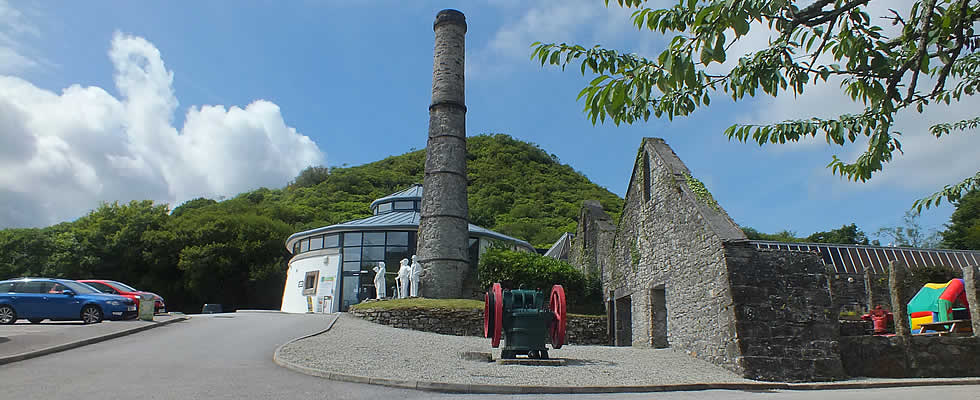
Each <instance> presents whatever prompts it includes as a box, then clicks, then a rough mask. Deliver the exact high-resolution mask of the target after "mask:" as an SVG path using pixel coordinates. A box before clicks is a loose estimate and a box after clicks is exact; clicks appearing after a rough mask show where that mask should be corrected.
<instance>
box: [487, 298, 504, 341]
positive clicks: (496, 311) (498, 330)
mask: <svg viewBox="0 0 980 400" xmlns="http://www.w3.org/2000/svg"><path fill="white" fill-rule="evenodd" d="M490 298H491V299H492V300H493V304H491V305H492V306H493V326H492V327H491V328H490V334H491V335H492V336H491V337H490V346H492V347H493V348H497V347H500V336H501V334H502V333H503V331H504V327H503V323H504V289H503V288H501V287H500V284H499V283H494V284H493V286H491V287H490Z"/></svg>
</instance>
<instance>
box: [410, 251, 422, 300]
mask: <svg viewBox="0 0 980 400" xmlns="http://www.w3.org/2000/svg"><path fill="white" fill-rule="evenodd" d="M421 279H422V264H420V263H419V256H417V255H414V256H412V275H411V280H412V293H411V296H412V297H419V281H420V280H421Z"/></svg>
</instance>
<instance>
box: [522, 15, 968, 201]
mask: <svg viewBox="0 0 980 400" xmlns="http://www.w3.org/2000/svg"><path fill="white" fill-rule="evenodd" d="M604 1H605V3H606V4H607V5H608V4H609V0H604ZM869 2H870V0H812V1H808V2H806V4H805V5H798V4H797V3H798V2H796V1H790V0H769V1H762V0H710V1H707V0H677V1H676V4H674V6H673V7H670V8H654V7H647V1H646V0H616V3H618V4H619V5H620V6H621V7H626V8H636V11H635V12H634V13H633V16H632V20H633V25H635V26H636V27H637V28H638V29H641V30H648V31H654V32H659V33H661V34H664V33H667V32H670V35H671V37H670V41H669V44H668V45H667V46H666V48H665V49H664V50H663V51H662V52H661V53H660V54H658V55H656V56H655V57H652V58H646V57H643V56H640V55H637V54H634V53H625V52H619V51H616V50H612V49H606V48H603V47H601V46H594V47H591V48H588V49H587V48H585V47H582V46H580V45H570V44H565V43H561V44H555V43H545V44H543V43H534V44H532V48H533V51H532V53H531V58H532V59H534V58H537V59H538V60H539V61H540V62H541V64H542V65H544V64H545V63H548V64H553V65H558V66H561V67H562V68H565V67H566V66H567V65H570V64H574V63H579V64H580V70H581V72H582V74H583V75H584V74H586V73H587V72H588V73H590V74H595V75H598V76H597V77H595V79H593V80H592V81H591V82H589V84H588V85H586V87H585V88H584V89H582V91H581V92H580V93H579V98H580V99H581V98H584V99H585V113H586V114H587V115H588V117H589V118H590V119H591V120H592V122H593V124H594V123H596V122H597V121H605V119H606V118H607V117H608V118H609V119H611V120H612V121H613V122H614V123H616V124H620V123H624V122H625V123H628V124H632V123H634V122H637V121H646V120H647V119H649V118H650V116H651V115H653V116H655V117H658V118H659V117H661V116H666V117H667V118H668V119H672V118H673V117H675V116H685V115H688V114H690V113H691V112H693V111H694V110H695V109H697V108H699V107H706V106H708V105H709V104H710V101H711V97H712V96H713V95H716V94H720V93H718V91H719V90H720V91H721V92H723V93H724V94H725V95H727V96H731V98H732V99H733V100H735V101H739V100H742V99H744V98H745V96H746V95H748V96H754V95H755V94H756V93H757V92H759V93H765V94H767V95H769V96H777V95H779V94H792V95H794V96H796V95H802V94H803V93H804V89H805V88H807V87H808V85H821V84H828V83H831V84H836V83H837V82H839V84H840V86H841V88H842V90H843V92H844V93H846V94H847V95H849V96H850V97H851V98H852V99H853V100H856V101H860V102H861V103H863V105H864V107H865V108H864V110H862V111H861V112H859V113H856V114H845V115H840V116H837V117H834V118H817V117H813V118H808V119H802V120H788V121H780V122H775V123H770V124H765V125H747V124H734V125H732V126H730V127H729V128H728V129H727V130H726V131H725V134H726V135H727V136H728V137H729V139H735V140H738V141H743V142H744V141H749V140H751V141H754V142H757V143H758V144H759V145H764V144H767V143H773V144H775V143H785V142H796V141H799V140H801V139H805V138H808V137H817V136H823V137H825V138H826V140H827V142H828V143H834V144H836V145H839V146H845V145H848V144H851V143H854V142H856V141H858V139H864V138H867V142H868V145H867V146H868V147H867V149H866V150H865V151H864V152H863V154H861V155H860V156H859V157H857V159H855V160H852V161H845V160H841V159H839V158H837V156H836V155H835V156H833V158H832V160H831V162H830V164H829V165H828V167H830V168H831V169H832V171H833V173H835V174H840V175H841V176H843V177H846V178H847V179H849V180H854V181H861V182H864V181H867V180H868V179H871V176H872V174H874V173H875V172H878V171H880V170H882V168H883V167H884V164H885V163H887V162H889V161H890V160H891V159H892V156H893V153H894V152H896V151H899V152H901V151H902V145H901V143H900V142H899V140H898V135H899V132H896V131H895V130H894V126H893V122H894V119H895V116H896V114H898V113H900V112H906V111H908V110H912V111H915V112H920V113H921V112H922V111H923V110H924V109H926V108H928V107H945V106H947V105H949V104H950V103H951V102H959V101H969V96H972V95H974V94H975V93H976V92H977V90H978V86H980V54H978V52H977V49H978V48H980V37H978V36H977V35H976V33H975V32H974V28H975V25H976V23H977V21H978V20H980V4H978V2H976V1H969V0H921V1H916V2H914V4H913V6H912V7H911V8H910V9H908V10H903V12H901V13H900V12H898V11H895V10H890V11H889V14H887V15H874V16H872V15H870V14H869V13H868V12H867V11H866V6H867V4H868V3H869ZM883 21H884V22H886V23H890V24H891V25H897V26H896V29H887V30H886V29H885V27H882V26H880V24H881V22H883ZM767 27H768V29H770V30H772V31H773V34H774V37H773V39H772V40H770V41H769V44H768V45H767V46H763V47H762V48H758V49H755V50H753V51H749V52H748V53H747V54H744V55H741V54H740V55H739V56H740V58H739V60H738V62H737V64H736V65H734V66H733V67H731V68H729V69H728V70H727V71H721V72H715V71H716V70H720V69H721V68H717V67H716V66H713V65H712V64H713V63H717V64H722V63H724V62H725V60H727V59H728V58H729V57H728V56H729V54H728V49H729V48H730V47H731V46H732V44H733V43H734V42H737V41H739V40H741V39H743V38H744V37H745V35H746V34H747V33H748V32H749V30H750V28H751V29H766V28H767ZM891 30H894V31H896V33H895V34H888V33H887V32H889V31H891ZM831 77H834V79H831ZM828 81H830V82H828ZM978 125H980V116H977V117H975V118H972V119H967V120H962V121H949V122H945V123H940V124H936V125H933V126H932V127H931V128H930V133H931V134H933V135H935V136H936V137H937V138H940V137H942V136H944V135H947V134H950V133H951V132H952V131H961V130H965V129H973V128H976V127H977V126H978ZM978 187H980V171H978V172H977V173H976V175H974V176H971V177H967V178H966V179H964V180H963V181H961V182H959V183H956V184H952V185H947V186H946V187H945V188H943V190H941V191H939V192H937V193H934V194H933V195H931V196H929V197H927V198H924V199H920V200H917V201H916V202H915V203H914V204H913V208H915V209H916V210H919V211H920V210H921V209H922V207H923V206H924V207H926V208H928V207H930V206H932V205H938V204H939V202H940V201H941V200H944V199H945V200H946V201H950V202H952V201H956V200H958V199H959V198H960V197H961V196H962V194H963V193H964V192H965V191H967V190H970V189H973V188H978Z"/></svg>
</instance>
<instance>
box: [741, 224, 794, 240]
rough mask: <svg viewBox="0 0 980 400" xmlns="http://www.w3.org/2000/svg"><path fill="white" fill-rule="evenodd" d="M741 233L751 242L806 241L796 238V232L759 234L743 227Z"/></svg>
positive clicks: (785, 230) (785, 231)
mask: <svg viewBox="0 0 980 400" xmlns="http://www.w3.org/2000/svg"><path fill="white" fill-rule="evenodd" d="M741 228H742V232H744V233H745V236H746V237H748V238H749V239H751V240H772V241H776V242H804V241H806V239H803V238H799V237H796V232H793V231H791V230H788V229H784V230H782V231H780V232H777V233H764V232H759V231H758V230H756V229H755V228H752V227H748V226H743V227H741Z"/></svg>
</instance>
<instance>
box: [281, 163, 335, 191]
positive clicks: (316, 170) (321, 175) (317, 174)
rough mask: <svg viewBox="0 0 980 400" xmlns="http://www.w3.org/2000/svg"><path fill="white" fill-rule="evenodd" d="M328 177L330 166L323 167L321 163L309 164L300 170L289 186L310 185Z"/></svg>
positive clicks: (317, 183)
mask: <svg viewBox="0 0 980 400" xmlns="http://www.w3.org/2000/svg"><path fill="white" fill-rule="evenodd" d="M328 177H330V168H327V167H324V166H322V165H317V166H309V167H306V169H304V170H302V171H300V173H299V175H297V176H296V179H294V180H293V182H292V183H290V186H295V187H310V186H316V185H319V184H320V182H323V181H325V180H327V178H328Z"/></svg>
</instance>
